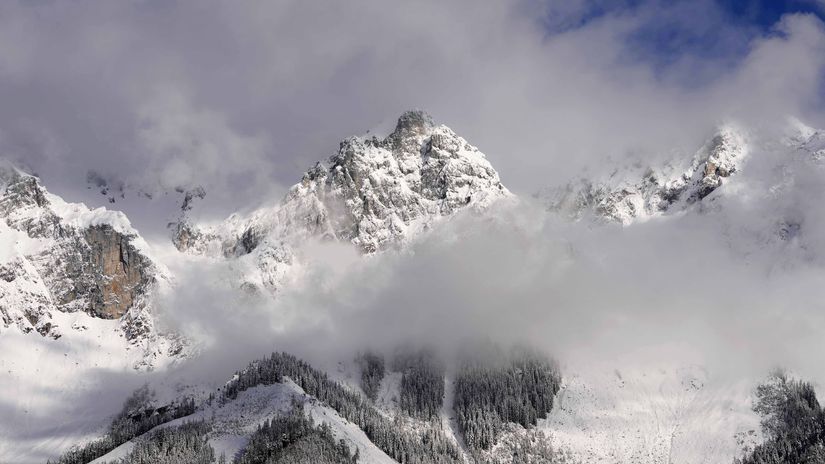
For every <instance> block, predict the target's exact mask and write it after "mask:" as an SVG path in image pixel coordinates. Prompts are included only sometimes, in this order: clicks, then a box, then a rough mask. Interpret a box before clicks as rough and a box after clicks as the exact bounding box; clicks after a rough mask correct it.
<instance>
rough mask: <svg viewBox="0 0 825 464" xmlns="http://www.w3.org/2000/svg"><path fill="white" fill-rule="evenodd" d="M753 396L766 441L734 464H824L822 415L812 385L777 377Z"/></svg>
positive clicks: (758, 388)
mask: <svg viewBox="0 0 825 464" xmlns="http://www.w3.org/2000/svg"><path fill="white" fill-rule="evenodd" d="M756 396H757V403H756V406H755V407H754V410H755V411H756V412H758V413H760V414H761V415H762V417H763V420H762V429H763V431H764V432H765V434H766V435H767V437H768V439H767V440H766V441H765V442H764V443H761V444H759V445H757V446H756V447H755V448H754V449H753V451H752V452H750V453H749V454H748V455H746V456H744V457H743V458H741V459H736V460H734V462H735V463H736V464H825V411H823V409H822V407H821V406H820V404H819V401H818V400H817V398H816V392H815V391H814V388H813V385H811V384H810V383H808V382H802V381H798V380H792V379H789V378H787V376H786V375H784V374H781V373H780V374H776V375H775V376H774V377H773V378H772V379H771V380H770V381H769V382H767V383H765V384H763V385H760V386H759V387H757V390H756Z"/></svg>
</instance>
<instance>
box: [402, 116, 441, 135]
mask: <svg viewBox="0 0 825 464" xmlns="http://www.w3.org/2000/svg"><path fill="white" fill-rule="evenodd" d="M434 125H435V124H434V123H433V118H432V116H430V115H429V114H427V112H425V111H422V110H410V111H405V112H403V113H402V114H401V116H400V117H399V118H398V123H396V125H395V130H394V131H393V134H395V135H407V134H415V135H419V134H424V133H426V132H427V130H428V129H431V128H432V127H433V126H434Z"/></svg>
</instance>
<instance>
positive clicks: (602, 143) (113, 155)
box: [0, 0, 823, 227]
mask: <svg viewBox="0 0 825 464" xmlns="http://www.w3.org/2000/svg"><path fill="white" fill-rule="evenodd" d="M2 9H3V11H2V15H0V17H1V18H0V26H2V27H0V30H2V34H3V35H4V36H5V37H6V40H2V41H0V42H2V43H3V44H5V45H4V46H2V47H0V95H2V96H3V99H4V102H6V104H5V105H4V106H3V108H2V109H0V127H2V128H3V133H4V137H3V139H2V141H3V145H2V148H3V150H4V152H6V153H12V154H14V155H15V156H16V157H17V158H23V159H25V160H26V161H28V162H29V164H32V165H34V166H33V167H34V169H36V170H37V171H38V172H40V173H41V175H43V176H44V178H45V179H46V181H47V184H49V185H50V186H52V188H53V189H55V190H57V191H58V193H64V194H65V195H66V196H68V197H70V198H72V197H74V198H79V199H83V200H85V201H89V202H98V203H100V202H105V199H104V198H95V197H93V196H91V197H90V196H88V194H86V193H85V192H84V191H82V187H81V189H78V188H77V185H78V184H81V185H82V181H83V179H84V178H85V176H86V173H87V171H88V170H89V169H94V170H95V171H97V172H101V173H108V174H111V175H112V176H115V177H120V178H125V177H129V178H132V179H135V180H134V183H136V184H142V185H154V184H158V183H160V184H162V185H166V184H170V183H176V182H191V183H193V184H203V185H204V186H207V187H211V192H210V193H211V195H212V197H211V198H212V199H213V200H212V203H213V204H214V208H215V209H216V210H218V211H217V214H218V215H226V214H228V213H229V212H231V211H232V210H234V209H238V208H244V207H250V206H251V205H254V204H258V203H260V202H262V201H264V200H265V199H269V200H270V201H274V200H277V198H278V197H279V192H282V191H283V189H284V188H285V187H286V186H288V185H291V184H292V183H294V182H296V181H297V180H298V179H299V178H300V175H301V173H302V171H303V170H304V169H306V167H308V166H310V165H311V164H312V163H314V162H315V161H316V160H318V159H322V158H324V157H325V156H326V155H327V154H329V153H331V152H332V151H334V149H335V147H336V146H337V143H338V141H339V140H340V139H342V138H343V137H346V136H348V135H351V134H356V133H362V132H363V131H364V130H366V129H368V128H370V127H373V126H375V124H376V123H378V122H380V121H383V120H386V119H388V118H389V119H392V118H394V117H395V116H396V115H397V114H399V113H400V111H402V110H403V109H407V108H411V107H417V108H424V109H427V110H429V111H430V112H432V113H433V114H434V115H435V117H436V119H437V120H439V121H442V122H444V123H447V124H449V125H451V126H452V127H453V128H454V129H456V130H457V132H459V133H460V134H462V135H463V136H465V138H467V139H468V140H470V141H471V143H474V144H476V145H478V146H479V147H480V148H481V149H482V150H483V151H485V152H486V153H488V155H489V156H490V158H491V160H492V161H493V164H494V165H495V166H496V167H497V168H498V169H499V170H500V171H501V174H502V178H503V179H504V181H505V182H506V183H507V185H508V186H510V187H511V189H513V190H515V191H519V192H527V193H529V192H532V191H534V190H536V189H538V188H540V187H543V186H545V185H547V184H551V183H558V182H562V181H564V180H566V179H567V178H568V177H570V174H571V173H575V172H578V171H579V170H580V169H581V168H583V167H584V166H592V165H599V164H601V163H602V162H603V161H604V159H605V158H606V157H607V156H608V155H610V156H612V157H615V156H617V155H622V154H624V153H627V152H636V153H643V154H644V156H648V157H655V156H657V154H659V153H661V152H663V151H666V150H671V149H673V148H674V147H677V148H685V147H693V146H695V145H696V143H697V142H698V141H699V140H701V139H702V138H704V137H705V136H706V134H707V132H708V130H709V129H710V127H712V126H713V125H714V124H715V123H716V122H718V121H719V120H720V119H724V118H726V117H729V116H741V117H750V116H753V115H759V116H760V117H766V118H767V117H772V116H774V115H778V114H779V113H782V114H781V117H784V116H785V113H791V114H800V115H802V116H804V117H808V118H812V119H814V120H815V121H817V122H819V121H823V118H822V116H821V114H820V113H821V112H820V111H819V110H818V108H820V107H821V105H819V106H818V105H817V102H819V101H820V100H821V95H820V93H821V85H820V83H819V82H818V76H819V75H820V74H821V68H822V63H821V60H822V59H821V56H822V53H821V50H820V48H821V41H822V35H823V34H822V30H821V25H820V24H819V21H818V20H817V19H816V18H814V17H813V16H789V17H786V18H784V19H783V20H782V22H781V23H780V24H779V25H778V26H777V29H776V31H775V32H773V33H769V34H768V35H764V34H762V33H761V32H760V31H759V30H755V29H754V28H749V27H747V26H745V25H742V24H738V23H736V24H733V25H728V22H726V20H727V19H728V18H727V16H726V15H725V13H724V11H722V10H721V9H720V7H719V6H718V5H717V4H716V3H715V2H711V1H702V2H698V3H697V2H676V3H671V2H657V1H647V2H627V3H619V4H616V3H612V2H611V3H606V2H599V1H581V2H544V1H538V0H531V1H513V2H510V1H503V0H502V1H494V2H485V4H484V5H478V4H477V2H451V3H449V4H446V5H445V4H444V3H443V2H418V3H416V4H415V5H393V4H386V3H385V2H379V1H375V0H358V1H356V2H347V4H340V3H337V2H323V3H320V4H318V3H312V4H309V3H307V2H300V1H292V0H281V1H278V2H260V3H252V4H248V5H246V6H243V7H241V6H238V5H231V6H229V5H226V4H222V3H219V2H215V3H208V2H207V3H203V2H174V3H163V2H139V3H128V4H112V3H100V2H81V3H74V4H69V5H67V4H63V3H60V2H37V3H9V4H6V5H4V6H3V7H2ZM656 25H659V26H657V27H654V26H656ZM10 44H15V45H14V46H11V45H10ZM696 44H698V45H696ZM707 50H712V52H710V51H707ZM663 56H666V59H662V57H663ZM184 120H185V122H181V121H184ZM32 125H34V126H37V127H39V128H40V129H39V131H38V132H37V133H32V132H31V131H27V130H26V129H23V128H22V127H31V126H32ZM42 134H47V135H42ZM44 137H48V138H49V139H52V140H55V141H56V142H57V144H58V145H59V146H60V147H62V148H63V149H62V150H61V152H62V154H61V155H60V156H57V157H54V156H49V157H44V156H43V154H42V151H43V148H42V147H40V146H39V143H38V142H37V141H38V140H40V139H42V138H44ZM219 157H220V158H223V159H225V160H227V162H226V163H223V165H222V166H221V167H222V168H223V169H218V164H219V163H217V162H216V160H217V159H218V158H219ZM244 171H246V172H244ZM215 198H221V199H225V201H215V200H214V199H215ZM123 207H124V208H127V209H128V207H129V205H124V206H123ZM126 212H127V213H129V212H130V211H126ZM138 226H139V227H140V226H141V224H138Z"/></svg>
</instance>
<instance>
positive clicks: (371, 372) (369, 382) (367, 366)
mask: <svg viewBox="0 0 825 464" xmlns="http://www.w3.org/2000/svg"><path fill="white" fill-rule="evenodd" d="M356 361H357V362H358V365H359V366H360V367H361V389H362V390H364V393H365V394H366V395H367V398H369V399H371V400H373V401H375V399H376V398H377V397H378V389H379V388H380V387H381V380H383V379H384V374H386V368H385V367H384V357H383V356H381V355H380V354H377V353H373V352H371V351H367V352H365V353H363V354H361V355H360V356H358V359H357V360H356Z"/></svg>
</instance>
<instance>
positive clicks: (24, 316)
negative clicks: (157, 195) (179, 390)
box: [0, 163, 182, 462]
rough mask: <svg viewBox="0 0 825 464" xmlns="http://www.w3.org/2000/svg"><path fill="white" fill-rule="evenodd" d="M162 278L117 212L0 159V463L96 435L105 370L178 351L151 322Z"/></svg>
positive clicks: (157, 361)
mask: <svg viewBox="0 0 825 464" xmlns="http://www.w3.org/2000/svg"><path fill="white" fill-rule="evenodd" d="M169 279H170V276H169V275H168V273H167V271H166V270H165V268H164V267H163V266H162V265H160V264H158V263H157V262H156V261H155V260H154V259H153V258H152V255H151V250H150V248H149V246H148V245H147V243H146V242H145V241H144V240H143V239H142V238H141V237H140V235H138V233H137V231H136V230H135V229H134V228H133V227H132V226H131V224H130V223H129V220H128V219H127V218H126V217H125V216H124V215H123V214H121V213H119V212H116V211H109V210H106V209H104V208H98V209H94V210H90V209H89V208H87V207H86V206H84V205H83V204H77V203H67V202H65V201H63V199H61V198H60V197H58V196H56V195H53V194H51V193H49V192H48V191H47V190H46V189H45V188H44V187H43V186H42V185H41V183H40V181H39V179H38V178H36V177H34V176H32V175H29V174H26V173H24V172H22V171H20V170H18V169H17V168H15V167H14V166H11V165H9V164H6V163H4V164H2V166H0V353H2V354H0V391H2V392H3V400H2V405H0V408H2V411H3V412H2V416H3V420H1V421H0V461H3V462H31V461H32V460H37V459H39V458H43V460H44V459H45V457H48V456H53V455H54V454H55V452H56V451H59V450H62V449H63V448H64V447H65V446H68V445H69V444H71V443H73V442H77V441H78V440H80V439H83V438H85V437H87V436H95V435H97V432H98V429H99V427H100V426H101V423H102V421H105V420H106V418H105V415H106V413H105V412H103V411H105V410H106V409H105V408H102V407H101V408H99V409H98V408H95V407H94V406H95V405H97V406H102V405H104V404H108V401H114V402H115V404H116V403H117V402H119V401H121V398H112V395H118V394H119V393H118V390H117V389H112V391H111V392H107V391H100V390H101V389H104V390H105V389H106V387H105V386H103V385H104V384H102V383H101V382H102V379H103V378H105V376H106V375H107V374H115V373H128V372H130V371H132V372H134V371H135V369H141V370H142V369H150V368H156V367H160V366H162V365H164V364H167V363H169V362H170V361H172V360H173V359H175V358H176V357H177V356H178V355H179V354H180V353H181V349H182V345H181V343H180V341H179V340H178V339H177V337H175V336H173V335H167V334H161V333H160V332H159V330H158V329H157V328H156V327H155V322H154V317H153V311H154V310H155V308H154V303H155V300H154V293H155V292H156V291H158V290H159V289H160V288H163V287H164V286H168V284H169ZM90 398H94V400H93V402H94V404H89V401H90ZM104 398H105V399H104Z"/></svg>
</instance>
